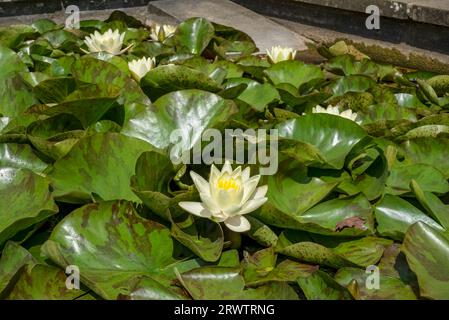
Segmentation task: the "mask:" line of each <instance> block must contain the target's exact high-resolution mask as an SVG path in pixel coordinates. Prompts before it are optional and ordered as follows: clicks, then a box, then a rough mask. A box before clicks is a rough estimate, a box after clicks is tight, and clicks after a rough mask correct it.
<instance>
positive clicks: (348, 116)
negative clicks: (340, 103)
mask: <svg viewBox="0 0 449 320" xmlns="http://www.w3.org/2000/svg"><path fill="white" fill-rule="evenodd" d="M312 112H313V113H327V114H333V115H336V116H339V117H343V118H346V119H349V120H352V121H354V122H357V121H356V119H357V113H356V112H353V111H352V110H351V109H348V110H345V111H343V112H340V110H338V107H337V106H335V107H333V106H329V107H327V109H326V108H323V107H322V106H316V107H315V108H313V109H312Z"/></svg>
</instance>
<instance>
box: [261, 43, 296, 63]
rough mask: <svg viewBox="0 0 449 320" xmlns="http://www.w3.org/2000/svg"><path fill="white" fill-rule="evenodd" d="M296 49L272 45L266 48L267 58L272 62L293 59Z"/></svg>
mask: <svg viewBox="0 0 449 320" xmlns="http://www.w3.org/2000/svg"><path fill="white" fill-rule="evenodd" d="M296 52H297V51H296V50H293V49H292V48H283V47H281V46H275V47H272V48H271V50H267V55H268V58H269V59H270V61H271V62H272V63H278V62H281V61H286V60H294V59H295V57H296Z"/></svg>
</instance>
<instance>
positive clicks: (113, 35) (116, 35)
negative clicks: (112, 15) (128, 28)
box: [84, 29, 131, 55]
mask: <svg viewBox="0 0 449 320" xmlns="http://www.w3.org/2000/svg"><path fill="white" fill-rule="evenodd" d="M124 40H125V33H121V34H120V32H119V31H118V30H114V31H112V29H109V30H108V31H106V32H105V33H103V34H101V33H99V32H98V31H95V32H94V33H93V34H91V35H90V36H87V37H86V39H84V43H85V44H86V45H87V48H88V49H89V52H108V53H110V54H113V55H120V54H122V53H123V52H125V51H126V50H128V49H129V48H130V47H131V45H130V46H129V47H127V48H126V49H124V50H121V49H122V46H123V41H124Z"/></svg>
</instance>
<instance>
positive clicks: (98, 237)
mask: <svg viewBox="0 0 449 320" xmlns="http://www.w3.org/2000/svg"><path fill="white" fill-rule="evenodd" d="M173 246H174V244H173V241H172V239H171V236H170V231H169V230H168V229H167V228H165V227H164V226H162V225H160V224H158V223H156V222H153V221H150V220H146V219H143V218H141V217H139V216H138V215H137V213H136V212H135V210H134V208H133V206H132V204H131V203H128V202H124V201H112V202H102V203H95V204H89V205H86V206H84V207H81V208H80V209H77V210H75V211H74V212H72V213H71V214H70V215H68V216H67V217H66V218H65V219H64V220H62V221H61V222H60V223H59V224H58V225H57V226H56V227H55V229H54V230H53V232H52V234H51V236H50V239H49V241H48V242H47V243H46V244H45V245H44V247H43V250H44V252H45V253H46V255H47V256H49V257H51V259H52V260H53V261H54V262H56V263H58V264H59V265H60V266H61V267H66V266H67V265H76V266H78V267H79V270H80V276H81V280H82V282H83V283H84V284H85V285H87V286H88V287H89V288H90V289H92V290H93V291H94V292H96V293H97V294H98V295H100V296H102V297H103V298H105V299H117V298H119V297H121V296H122V295H124V296H130V297H131V298H132V297H133V295H137V294H139V293H140V295H139V298H144V297H145V298H147V299H151V298H152V299H167V298H169V299H174V298H181V297H182V296H181V295H179V294H178V293H177V292H176V288H170V283H171V280H172V278H171V277H172V276H173V277H174V274H173V267H174V266H176V262H177V260H176V259H175V258H173ZM142 294H144V296H142Z"/></svg>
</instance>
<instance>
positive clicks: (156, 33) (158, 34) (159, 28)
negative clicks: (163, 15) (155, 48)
mask: <svg viewBox="0 0 449 320" xmlns="http://www.w3.org/2000/svg"><path fill="white" fill-rule="evenodd" d="M176 29H177V26H173V25H169V24H163V25H160V24H157V23H155V24H153V25H152V26H151V34H150V37H151V39H153V40H154V41H160V42H162V41H164V40H165V39H167V38H168V37H171V36H172V35H173V34H174V33H175V32H176Z"/></svg>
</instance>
